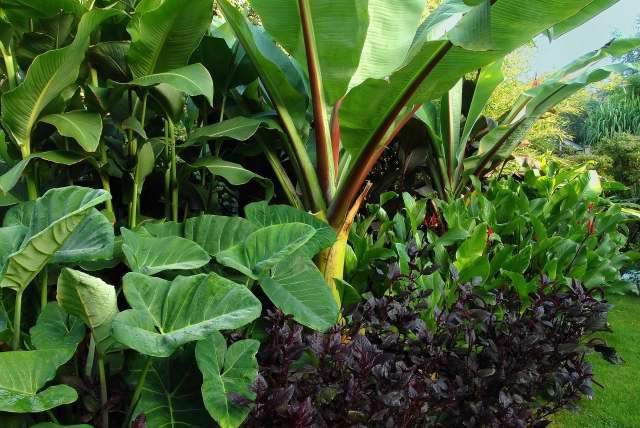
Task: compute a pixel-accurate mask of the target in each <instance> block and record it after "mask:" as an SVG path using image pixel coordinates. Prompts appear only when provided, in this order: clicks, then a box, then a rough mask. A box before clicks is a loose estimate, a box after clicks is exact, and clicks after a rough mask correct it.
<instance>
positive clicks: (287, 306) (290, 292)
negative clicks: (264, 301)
mask: <svg viewBox="0 0 640 428" xmlns="http://www.w3.org/2000/svg"><path fill="white" fill-rule="evenodd" d="M259 282H260V287H261V288H262V290H263V291H264V293H265V294H266V295H267V297H269V299H270V300H271V301H272V302H273V303H274V304H275V305H276V306H277V307H278V309H280V310H281V311H282V312H284V313H285V314H287V315H293V317H294V319H295V320H296V321H297V322H299V323H300V324H302V325H305V326H307V327H309V328H312V329H314V330H318V331H326V330H327V329H329V328H331V326H333V325H334V324H335V323H336V322H337V320H338V313H339V308H338V305H337V304H336V301H335V299H334V297H333V294H332V293H331V289H330V288H329V286H328V285H327V283H326V282H325V280H324V278H323V276H322V274H321V273H320V271H319V270H318V268H317V267H316V266H315V265H314V264H313V262H311V261H310V260H307V259H303V258H298V259H297V260H294V261H291V260H286V261H283V262H282V263H280V264H279V265H277V266H276V267H275V268H274V269H273V273H272V274H271V275H269V274H264V275H262V276H261V277H260V279H259Z"/></svg>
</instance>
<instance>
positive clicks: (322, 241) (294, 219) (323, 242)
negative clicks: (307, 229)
mask: <svg viewBox="0 0 640 428" xmlns="http://www.w3.org/2000/svg"><path fill="white" fill-rule="evenodd" d="M244 212H245V215H246V217H247V220H249V221H251V222H252V223H254V224H256V225H257V226H259V227H266V226H271V225H273V224H285V223H304V224H308V225H309V226H311V227H313V228H314V229H315V230H316V234H315V235H314V236H313V238H312V239H310V240H309V242H307V243H306V244H305V246H304V252H305V254H306V255H307V256H308V257H313V256H315V255H316V254H318V253H319V252H320V251H322V250H324V249H325V248H328V247H330V246H331V245H332V244H333V243H334V242H335V241H336V232H335V231H334V230H333V228H332V227H331V226H329V224H328V223H326V222H324V221H322V220H320V219H318V218H316V217H314V216H313V215H311V214H309V213H307V212H305V211H302V210H299V209H296V208H294V207H291V206H289V205H269V204H268V203H267V202H265V201H261V202H255V203H253V204H249V205H247V206H246V207H245V208H244Z"/></svg>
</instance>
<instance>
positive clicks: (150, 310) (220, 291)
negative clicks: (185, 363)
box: [113, 273, 262, 357]
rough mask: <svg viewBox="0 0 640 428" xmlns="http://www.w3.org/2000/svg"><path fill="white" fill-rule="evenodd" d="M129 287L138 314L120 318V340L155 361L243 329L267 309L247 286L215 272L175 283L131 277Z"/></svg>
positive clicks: (126, 284)
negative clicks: (222, 332) (215, 334)
mask: <svg viewBox="0 0 640 428" xmlns="http://www.w3.org/2000/svg"><path fill="white" fill-rule="evenodd" d="M123 288H124V294H125V296H126V298H127V302H129V305H131V307H132V308H133V309H130V310H127V311H124V312H121V313H119V314H118V316H117V317H116V319H115V320H114V322H113V334H114V337H115V338H116V339H117V340H118V341H119V342H121V343H123V344H124V345H126V346H128V347H130V348H132V349H135V350H136V351H138V352H140V353H142V354H145V355H149V356H153V357H168V356H170V355H171V354H173V353H174V352H175V350H176V349H178V348H179V347H180V346H182V345H184V344H185V343H189V342H193V341H197V340H202V339H205V338H206V337H208V336H209V335H210V334H212V333H213V332H214V331H218V330H230V329H235V328H239V327H242V326H243V325H245V324H248V323H250V322H251V321H253V320H254V319H256V318H257V317H258V316H260V312H261V310H262V306H261V304H260V301H259V300H258V299H257V298H256V297H255V296H254V295H253V294H252V293H251V291H249V289H248V288H247V287H245V286H243V285H240V284H236V283H234V282H231V281H229V280H227V279H225V278H223V277H221V276H218V275H216V274H214V273H211V274H209V275H194V276H188V277H184V276H179V277H177V278H176V279H174V280H173V281H166V280H164V279H161V278H154V277H150V276H146V275H142V274H139V273H128V274H127V275H126V276H125V277H124V280H123Z"/></svg>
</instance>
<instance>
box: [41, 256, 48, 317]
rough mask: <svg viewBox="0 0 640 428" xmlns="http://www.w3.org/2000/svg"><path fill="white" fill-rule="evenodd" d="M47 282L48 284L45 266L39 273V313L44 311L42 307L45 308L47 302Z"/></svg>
mask: <svg viewBox="0 0 640 428" xmlns="http://www.w3.org/2000/svg"><path fill="white" fill-rule="evenodd" d="M48 282H49V271H48V270H47V267H46V266H45V267H44V269H43V270H42V272H40V286H41V289H40V311H43V310H44V307H45V306H47V302H48V300H49V293H48V291H49V288H48Z"/></svg>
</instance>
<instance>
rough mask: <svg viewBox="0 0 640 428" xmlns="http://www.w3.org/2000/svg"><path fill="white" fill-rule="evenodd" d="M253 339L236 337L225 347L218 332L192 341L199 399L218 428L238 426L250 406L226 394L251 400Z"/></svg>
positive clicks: (255, 343) (254, 362)
mask: <svg viewBox="0 0 640 428" xmlns="http://www.w3.org/2000/svg"><path fill="white" fill-rule="evenodd" d="M259 348H260V342H258V341H257V340H240V341H238V342H235V343H234V344H232V345H231V346H229V348H227V341H226V340H225V338H224V336H223V335H222V334H220V333H219V332H215V333H213V334H212V335H211V336H210V337H208V338H207V339H205V340H202V341H200V342H198V344H197V345H196V360H197V362H198V368H199V369H200V371H201V372H202V377H203V383H202V399H203V400H204V405H205V406H206V408H207V410H208V411H209V414H210V415H211V417H212V418H213V419H214V420H215V421H216V422H217V423H218V425H220V427H221V428H238V427H239V426H240V425H241V424H242V422H243V421H244V420H245V418H246V417H247V415H248V414H249V412H250V411H251V408H250V407H249V406H238V405H236V404H234V402H233V400H232V397H231V396H230V394H237V395H240V396H242V397H244V398H246V399H247V400H254V399H255V397H256V394H255V392H253V390H252V385H253V382H254V380H255V379H256V376H257V375H258V361H257V360H256V354H257V353H258V349H259Z"/></svg>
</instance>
